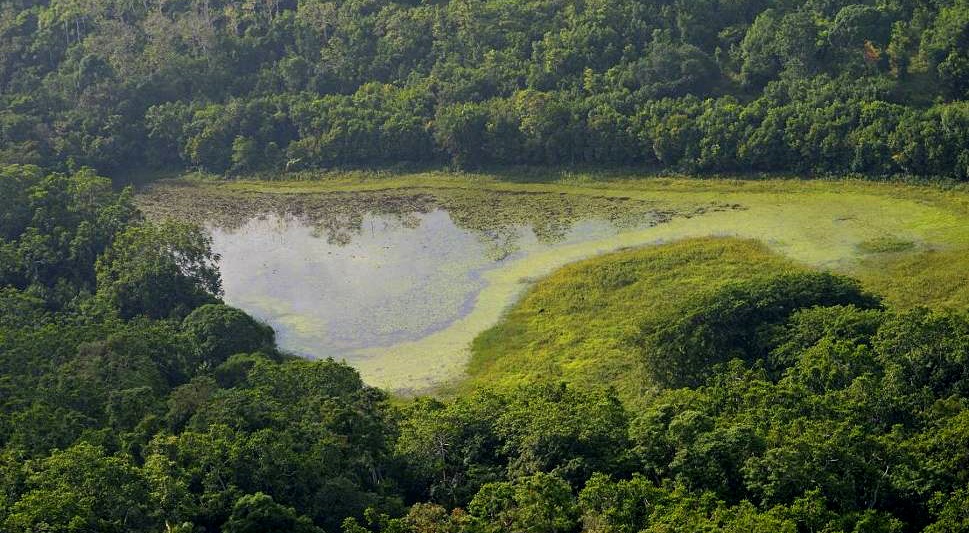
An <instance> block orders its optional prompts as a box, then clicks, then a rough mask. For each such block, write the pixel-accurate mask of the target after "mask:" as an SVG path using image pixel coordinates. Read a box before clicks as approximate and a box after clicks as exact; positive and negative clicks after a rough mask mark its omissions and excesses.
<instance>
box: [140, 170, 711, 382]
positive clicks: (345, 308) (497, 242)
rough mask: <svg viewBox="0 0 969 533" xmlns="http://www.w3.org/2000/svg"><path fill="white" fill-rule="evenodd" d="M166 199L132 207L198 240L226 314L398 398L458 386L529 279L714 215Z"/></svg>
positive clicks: (576, 202) (636, 205)
mask: <svg viewBox="0 0 969 533" xmlns="http://www.w3.org/2000/svg"><path fill="white" fill-rule="evenodd" d="M178 194H179V191H178V189H177V188H176V189H172V190H166V191H157V192H156V193H155V194H154V195H152V196H151V197H150V199H149V200H147V201H144V202H143V204H144V205H143V207H145V209H146V211H148V212H149V214H154V215H155V216H159V215H158V212H159V210H161V208H162V206H164V211H165V213H164V214H165V216H175V217H178V218H190V219H193V220H196V221H198V222H200V223H201V224H203V225H204V226H205V227H206V228H207V229H208V231H209V232H210V234H211V236H212V243H213V248H214V250H215V252H216V253H218V254H219V255H220V256H221V261H220V269H221V272H222V278H223V286H224V289H225V296H224V299H225V301H226V302H227V303H228V304H229V305H233V306H236V307H239V308H241V309H244V310H245V311H247V312H248V313H250V314H251V315H253V316H255V317H257V318H258V319H260V320H262V321H264V322H266V323H268V324H269V325H271V326H272V327H273V328H274V329H275V331H276V333H277V339H278V343H279V345H280V347H281V348H282V349H284V350H286V351H289V352H291V353H294V354H297V355H301V356H304V357H309V358H322V357H333V358H334V359H337V360H346V361H347V362H348V363H350V364H351V365H353V366H355V367H357V368H358V369H359V370H360V371H361V373H362V374H363V376H364V378H365V379H366V380H367V381H368V382H370V383H374V384H379V385H382V386H385V387H390V388H393V389H395V390H398V391H403V390H409V391H420V390H426V389H427V388H429V387H432V386H434V385H436V384H439V383H441V382H443V381H445V380H447V379H449V378H452V377H454V376H455V375H456V373H458V372H460V368H461V364H462V362H463V361H464V359H465V357H466V351H467V350H466V349H467V345H468V343H469V342H470V341H471V339H472V338H473V337H474V335H476V334H477V333H479V332H480V331H481V330H483V329H485V328H487V327H488V326H490V325H491V323H493V322H494V321H495V320H496V319H497V317H498V316H499V315H500V312H501V310H502V309H504V307H506V306H507V305H509V304H510V303H512V302H513V301H514V299H515V297H516V296H517V295H518V294H519V293H520V291H521V290H522V288H524V287H526V286H527V285H528V282H529V281H530V280H531V279H532V278H531V277H530V276H533V275H541V274H544V273H546V272H547V271H549V270H550V269H551V268H552V267H555V266H560V265H561V264H564V263H565V262H568V261H570V260H575V259H578V258H581V257H584V256H588V255H592V254H595V253H599V252H603V251H608V250H612V249H615V248H618V247H620V246H621V245H622V244H623V243H624V241H622V239H621V237H622V236H623V235H625V234H630V233H635V232H639V231H642V230H644V229H646V228H651V227H654V226H656V225H658V224H663V223H666V222H668V221H670V220H671V219H673V218H676V217H680V216H694V215H697V214H700V213H703V212H706V211H716V210H723V209H726V207H724V206H719V205H716V204H708V205H704V206H701V207H693V208H690V209H688V210H683V209H682V208H680V209H678V210H673V209H669V208H667V207H664V206H662V205H661V204H659V203H656V202H651V201H644V200H641V199H640V200H633V199H629V198H622V197H619V198H616V197H595V196H583V197H573V196H570V195H562V194H546V193H541V194H537V193H507V192H488V191H470V190H407V191H389V192H376V193H374V192H357V193H330V194H315V195H303V194H300V195H273V194H252V195H238V196H234V197H231V198H228V197H222V196H211V197H206V196H205V193H204V192H202V191H200V190H193V191H192V193H191V194H190V195H187V196H185V197H178V198H175V197H174V196H166V195H178ZM617 238H619V240H617ZM557 252H561V254H559V253H557ZM522 274H525V275H522ZM483 293H484V294H483Z"/></svg>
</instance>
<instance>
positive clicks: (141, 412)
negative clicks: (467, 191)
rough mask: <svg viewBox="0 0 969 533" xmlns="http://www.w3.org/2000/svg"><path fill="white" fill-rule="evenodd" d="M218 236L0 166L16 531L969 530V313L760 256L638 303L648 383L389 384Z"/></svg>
mask: <svg viewBox="0 0 969 533" xmlns="http://www.w3.org/2000/svg"><path fill="white" fill-rule="evenodd" d="M210 244H211V243H210V237H209V236H208V235H207V234H206V233H204V232H202V231H201V230H200V229H199V228H198V227H194V226H191V225H188V224H184V223H177V222H165V223H156V222H149V221H146V220H144V219H143V217H142V216H141V215H140V213H139V211H138V209H137V208H136V207H135V206H134V205H133V203H132V197H131V193H130V191H128V190H125V191H122V192H120V193H118V192H115V191H114V190H113V189H112V185H111V182H110V180H108V179H106V178H101V177H98V176H97V175H95V173H93V172H91V171H88V170H81V171H78V172H76V173H74V174H71V175H68V174H59V173H48V172H46V171H42V170H40V169H39V168H38V167H31V166H19V165H11V166H7V167H4V168H3V169H2V170H0V287H3V289H2V290H0V530H3V531H5V532H10V533H28V532H30V533H37V532H45V533H68V532H70V533H80V532H89V531H97V532H105V533H109V532H118V533H121V532H132V533H137V532H146V533H148V532H163V531H164V532H180V533H189V532H193V533H205V532H208V533H215V532H223V533H242V532H245V533H273V532H278V533H284V532H286V533H289V532H298V533H310V532H317V533H318V532H321V531H328V532H331V533H335V532H343V533H368V532H370V533H377V532H379V533H410V532H413V533H435V532H437V533H492V532H494V533H498V532H533V533H546V532H547V533H567V532H578V531H586V532H602V533H606V532H610V533H611V532H620V533H621V532H629V533H633V532H638V531H646V532H655V533H660V532H664V533H667V532H684V533H688V532H689V533H692V532H697V531H735V532H743V533H751V532H764V533H774V532H789V533H795V532H803V533H807V532H822V531H825V532H836V531H845V532H859V533H860V532H886V533H889V532H891V533H896V532H898V533H901V532H907V531H928V532H932V533H942V532H956V531H966V530H967V528H969V409H967V404H969V315H967V314H965V313H958V312H949V311H929V310H926V309H918V308H916V309H914V310H910V311H904V312H899V311H893V310H891V309H887V308H886V307H885V306H884V305H883V304H882V303H881V301H880V300H879V298H877V296H875V295H872V294H868V293H866V292H865V291H863V290H862V289H861V288H860V286H859V284H858V283H857V282H855V281H854V280H852V279H849V278H845V277H840V276H836V275H833V274H827V273H818V272H813V271H808V270H805V271H802V272H800V273H797V272H795V273H783V274H765V275H760V276H756V277H753V278H751V279H749V280H747V281H745V282H736V283H730V284H727V285H725V286H723V287H721V288H718V289H716V290H711V291H707V292H706V293H704V294H702V295H698V296H697V297H696V298H694V299H693V300H692V301H691V302H690V304H689V306H688V307H687V308H685V309H683V310H682V312H681V317H680V318H679V319H677V320H670V321H664V322H663V323H662V324H660V325H659V327H656V325H653V326H652V327H649V328H647V327H645V325H644V329H643V331H642V334H641V335H640V336H639V338H638V340H637V343H638V344H639V346H640V348H641V350H642V354H643V355H642V362H643V364H644V365H645V366H646V367H647V368H648V369H652V371H651V373H650V384H649V387H648V392H647V393H645V394H644V395H643V397H642V398H640V399H639V400H638V401H634V402H623V401H620V399H619V398H618V396H617V394H616V392H615V390H612V389H610V388H607V387H575V386H571V385H567V384H554V383H552V384H534V385H523V386H521V387H519V388H518V389H516V390H512V391H505V390H491V389H489V388H487V387H480V388H478V389H476V390H475V391H473V392H471V393H469V394H463V395H460V396H456V397H454V398H449V399H448V398H445V399H431V398H419V399H414V400H403V399H396V400H395V399H393V398H391V397H389V396H388V395H387V394H386V393H385V392H382V391H380V390H377V389H374V388H372V387H369V386H367V385H365V384H364V383H363V382H362V381H361V379H360V377H359V375H358V374H357V372H356V371H355V370H353V369H352V368H350V367H349V366H347V365H346V364H343V363H338V362H334V361H332V360H324V361H309V360H304V359H300V358H295V357H292V356H290V355H287V354H286V353H283V352H281V351H280V350H279V349H278V348H277V347H276V344H275V340H274V333H273V331H272V329H270V328H268V327H267V326H265V325H263V324H261V323H259V322H257V321H255V320H254V319H252V318H251V317H249V316H248V315H246V314H245V313H244V312H242V311H240V310H238V309H234V308H232V307H228V306H226V305H225V304H224V303H222V301H221V299H220V295H221V282H220V277H219V272H218V270H217V268H216V261H217V259H218V257H217V256H216V255H215V254H213V252H212V251H211V246H210Z"/></svg>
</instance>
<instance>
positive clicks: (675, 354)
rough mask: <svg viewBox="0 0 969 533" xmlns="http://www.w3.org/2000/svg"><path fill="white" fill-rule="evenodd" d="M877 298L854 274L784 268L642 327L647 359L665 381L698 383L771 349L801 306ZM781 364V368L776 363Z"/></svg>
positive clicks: (869, 303) (762, 357)
mask: <svg viewBox="0 0 969 533" xmlns="http://www.w3.org/2000/svg"><path fill="white" fill-rule="evenodd" d="M833 305H855V306H859V307H863V308H871V307H875V306H877V305H878V301H877V300H876V299H875V298H874V297H872V296H870V295H866V294H864V293H862V291H861V288H860V286H859V285H858V283H857V282H855V281H854V280H851V279H848V278H842V277H838V276H834V275H831V274H824V273H797V274H782V275H777V276H770V277H765V278H757V279H753V280H750V281H744V282H738V283H733V284H729V285H727V286H725V287H722V288H719V289H717V290H715V291H713V292H712V293H710V294H707V295H697V297H696V298H695V299H694V300H693V301H691V302H690V303H689V304H688V308H686V309H683V310H682V311H681V312H680V313H679V318H678V319H677V320H675V321H669V322H664V323H662V324H647V325H645V326H644V327H643V340H642V344H643V361H644V364H645V365H646V367H647V368H648V369H649V372H650V375H651V376H652V378H653V380H654V381H655V382H656V383H657V384H659V385H662V386H664V387H683V386H697V385H699V384H700V383H702V382H703V380H704V378H705V377H706V376H707V375H709V372H710V370H711V369H713V368H716V366H717V365H718V364H720V363H723V362H726V361H729V360H731V359H741V360H743V361H747V362H755V361H760V362H763V363H765V364H766V366H767V367H769V368H772V367H773V366H774V364H773V362H772V361H770V360H769V359H768V354H769V352H770V350H771V348H772V347H773V344H774V343H775V335H776V328H777V327H778V326H780V325H782V324H784V323H785V322H786V321H787V319H788V318H789V317H790V316H791V315H792V314H794V313H795V312H796V311H798V310H799V309H805V308H809V307H815V306H822V307H823V306H833ZM775 370H776V369H775Z"/></svg>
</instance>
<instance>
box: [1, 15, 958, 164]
mask: <svg viewBox="0 0 969 533" xmlns="http://www.w3.org/2000/svg"><path fill="white" fill-rule="evenodd" d="M0 58H2V61H0V110H2V111H0V160H3V161H5V162H7V163H33V164H44V165H59V166H60V168H61V169H62V170H74V169H76V168H79V167H81V166H84V165H87V166H92V167H94V168H98V169H99V170H101V171H102V172H105V173H108V174H110V175H113V176H120V177H124V176H126V175H127V174H128V173H129V172H130V171H132V170H145V169H152V168H154V169H166V170H178V169H196V168H198V169H203V170H206V171H211V172H216V173H223V172H229V173H247V172H254V171H279V170H299V169H307V168H308V169H314V168H320V167H331V166H350V165H389V164H396V163H401V162H420V163H426V164H443V163H455V164H457V165H461V166H478V165H496V164H497V165H507V164H534V165H556V166H562V165H573V164H590V165H636V166H652V167H657V168H669V169H678V170H684V171H690V172H711V173H716V172H754V171H766V172H779V171H786V172H801V173H844V172H856V173H865V174H871V175H888V174H909V175H920V176H945V177H950V178H957V179H966V178H967V177H969V104H967V102H966V97H967V94H969V3H967V1H966V0H858V1H857V3H849V2H832V1H827V0H808V1H807V2H792V1H789V0H729V1H728V0H696V1H685V0H648V1H641V0H572V1H568V2H564V1H562V0H515V1H509V0H482V1H470V0H422V1H417V0H397V1H395V0H345V1H338V2H337V1H324V0H141V1H131V0H99V1H92V0H7V1H5V2H3V4H2V5H0Z"/></svg>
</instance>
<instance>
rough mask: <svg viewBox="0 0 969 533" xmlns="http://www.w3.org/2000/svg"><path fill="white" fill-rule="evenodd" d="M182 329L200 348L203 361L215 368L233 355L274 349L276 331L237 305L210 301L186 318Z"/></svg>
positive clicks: (199, 360)
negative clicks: (236, 307) (229, 305)
mask: <svg viewBox="0 0 969 533" xmlns="http://www.w3.org/2000/svg"><path fill="white" fill-rule="evenodd" d="M182 331H184V332H185V333H186V334H188V336H189V337H191V338H192V339H193V340H194V341H195V343H196V346H197V349H198V360H197V361H195V362H196V363H197V364H199V365H206V366H208V367H211V368H214V367H217V366H219V365H220V364H222V363H223V362H224V361H225V360H226V359H228V358H229V356H231V355H235V354H241V353H251V352H259V351H272V350H273V349H274V346H275V333H274V332H273V330H272V328H270V327H269V326H267V325H265V324H260V323H259V322H257V321H255V320H254V319H253V318H252V317H250V316H249V315H247V314H245V313H243V312H242V311H240V310H238V309H235V308H233V307H228V306H225V305H221V304H207V305H203V306H201V307H198V308H196V309H195V310H194V311H192V312H191V313H190V314H189V315H188V316H187V317H185V320H183V321H182Z"/></svg>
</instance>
